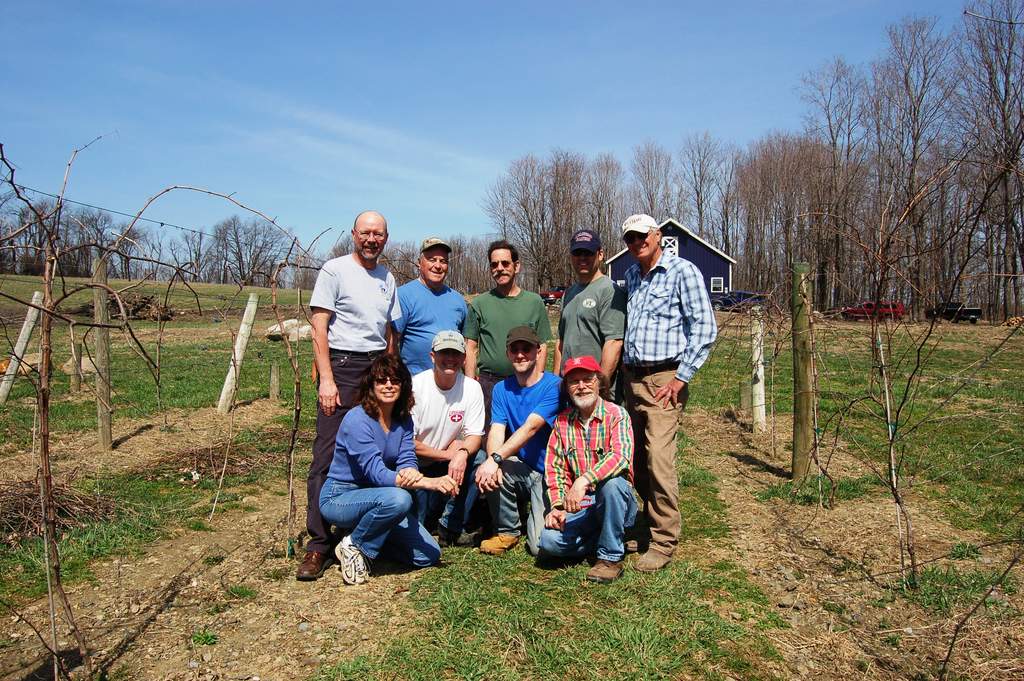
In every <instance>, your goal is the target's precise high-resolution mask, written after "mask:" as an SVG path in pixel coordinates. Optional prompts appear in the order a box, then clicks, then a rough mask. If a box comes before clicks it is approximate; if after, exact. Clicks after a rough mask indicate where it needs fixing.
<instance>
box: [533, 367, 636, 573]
mask: <svg viewBox="0 0 1024 681" xmlns="http://www.w3.org/2000/svg"><path fill="white" fill-rule="evenodd" d="M564 369H565V370H564V378H563V382H562V385H563V388H564V390H565V391H566V393H567V395H568V398H569V401H570V402H571V406H570V407H569V408H568V409H566V410H565V411H563V412H562V413H561V414H559V415H558V417H557V418H556V419H555V425H554V427H553V428H552V430H551V436H550V437H549V438H548V447H547V452H546V455H545V458H544V477H545V482H546V484H547V489H548V498H549V499H550V501H551V512H550V513H548V515H547V517H545V519H544V527H545V529H544V531H543V532H542V533H541V537H540V551H541V555H548V556H563V557H582V556H586V555H590V554H596V558H597V560H596V561H595V563H594V566H593V567H592V568H591V569H590V571H589V572H587V579H588V580H589V581H591V582H599V583H608V582H614V581H615V580H616V579H618V578H619V577H621V576H622V559H623V557H624V555H625V546H624V543H623V537H624V535H625V530H626V528H627V527H629V526H631V525H632V524H633V521H634V520H635V519H636V500H635V499H634V498H633V487H632V484H631V483H632V480H633V474H632V463H633V427H632V425H631V423H630V420H629V414H628V413H627V412H626V410H625V409H623V408H622V407H620V406H618V405H617V404H615V403H614V402H612V401H610V400H609V399H608V384H607V381H606V380H605V378H604V377H603V376H602V374H601V365H600V364H598V363H597V360H596V359H594V358H593V357H590V356H583V357H573V358H571V359H569V360H567V361H566V363H565V368H564Z"/></svg>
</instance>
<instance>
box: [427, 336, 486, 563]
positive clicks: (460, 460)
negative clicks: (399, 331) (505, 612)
mask: <svg viewBox="0 0 1024 681" xmlns="http://www.w3.org/2000/svg"><path fill="white" fill-rule="evenodd" d="M430 347H431V352H430V360H431V362H433V365H434V368H433V369H428V370H427V371H422V372H420V373H418V374H416V375H415V376H414V377H413V379H412V392H413V396H414V397H415V398H416V401H415V404H414V405H413V408H412V418H413V422H414V423H415V427H416V435H415V439H416V456H417V457H418V458H419V464H420V471H421V472H422V473H423V474H424V475H426V476H433V475H450V476H451V477H452V478H453V479H454V480H455V482H456V483H457V484H458V485H459V489H458V492H457V494H456V495H455V496H454V497H453V498H451V499H449V500H448V503H447V504H444V511H443V513H441V518H440V521H439V526H438V533H439V534H440V537H441V541H442V543H444V544H447V545H460V546H464V545H469V544H471V543H472V537H470V536H469V535H467V534H466V533H465V532H464V530H465V527H466V520H467V518H468V514H469V512H470V509H472V507H473V503H474V502H475V501H476V498H477V495H478V490H477V487H476V485H474V484H473V476H472V470H470V474H469V475H467V471H466V469H467V467H470V462H471V461H472V460H473V458H474V456H475V455H476V452H477V450H479V449H480V445H481V443H482V439H483V434H484V394H483V390H481V388H480V384H479V383H477V382H476V381H475V380H473V379H472V378H467V377H466V376H465V374H463V373H462V369H463V366H464V365H465V363H466V340H465V339H464V338H463V337H462V334H460V333H459V332H458V331H439V332H438V333H437V334H436V335H435V336H434V340H433V342H432V343H431V346H430ZM414 495H415V497H416V506H417V511H418V513H419V516H420V522H421V523H423V524H424V525H426V526H427V527H428V528H429V527H430V525H432V524H433V521H434V520H435V518H436V516H437V514H438V512H440V510H441V506H442V503H443V502H444V499H443V498H442V496H441V495H440V494H438V493H437V492H431V491H428V490H416V491H415V492H414Z"/></svg>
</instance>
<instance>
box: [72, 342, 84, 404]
mask: <svg viewBox="0 0 1024 681" xmlns="http://www.w3.org/2000/svg"><path fill="white" fill-rule="evenodd" d="M82 349H83V346H82V339H81V338H79V337H78V336H77V335H76V336H75V339H74V341H72V342H71V392H73V393H77V392H80V391H81V390H82Z"/></svg>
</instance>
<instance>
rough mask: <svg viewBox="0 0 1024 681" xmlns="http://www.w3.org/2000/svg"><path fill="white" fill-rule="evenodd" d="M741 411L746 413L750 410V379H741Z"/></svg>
mask: <svg viewBox="0 0 1024 681" xmlns="http://www.w3.org/2000/svg"><path fill="white" fill-rule="evenodd" d="M739 389H740V411H742V412H744V413H746V412H749V411H750V380H749V379H746V378H744V379H743V380H742V381H740V384H739Z"/></svg>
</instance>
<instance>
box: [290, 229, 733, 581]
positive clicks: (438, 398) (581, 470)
mask: <svg viewBox="0 0 1024 681" xmlns="http://www.w3.org/2000/svg"><path fill="white" fill-rule="evenodd" d="M387 239H388V228H387V222H386V220H385V219H384V216H383V215H381V214H380V213H378V212H376V211H364V212H363V213H360V214H359V215H358V216H357V217H356V219H355V223H354V224H353V227H352V242H353V252H352V253H351V254H349V255H345V256H342V257H339V258H334V259H332V260H329V261H327V262H326V263H325V264H324V265H323V267H322V269H321V270H320V273H319V275H318V277H317V281H316V285H315V288H314V289H313V294H312V297H311V299H310V307H311V309H312V315H311V320H312V327H313V355H314V362H315V366H316V370H317V375H318V389H317V407H318V408H317V424H316V431H317V432H316V439H315V441H314V444H313V461H312V463H311V465H310V470H309V477H308V481H307V514H306V529H307V532H308V535H309V538H308V541H307V544H306V554H305V557H304V559H303V561H302V563H301V565H300V566H299V568H298V571H297V574H296V577H297V579H299V580H304V581H306V580H315V579H317V578H319V577H320V576H321V575H322V574H323V572H324V571H325V569H326V568H327V567H329V566H330V565H331V564H332V563H333V562H334V561H337V562H338V564H339V566H340V571H341V575H342V578H343V580H344V581H345V583H346V584H359V583H362V582H364V581H366V579H367V578H368V576H369V574H370V567H371V565H372V561H373V560H375V559H377V558H378V557H379V556H384V557H386V558H388V559H391V560H395V561H398V562H401V563H405V564H408V565H412V566H415V567H425V566H429V565H433V564H435V563H437V561H438V560H440V557H441V546H442V545H445V546H472V545H475V544H476V543H477V542H479V547H480V551H481V552H482V553H485V554H491V555H500V554H502V553H505V552H507V551H509V550H511V549H513V548H514V547H515V546H516V545H517V544H518V543H519V542H520V539H521V537H522V535H523V534H525V537H526V548H527V550H528V551H530V553H532V554H533V555H535V556H537V557H538V558H539V559H545V558H557V559H562V558H581V557H587V556H590V557H593V558H594V562H593V565H592V567H591V569H590V571H589V572H588V573H587V579H588V580H591V581H594V582H601V583H606V582H611V581H614V580H615V579H618V578H619V577H620V576H621V575H622V574H623V570H624V558H625V554H626V552H627V551H628V550H637V549H638V548H640V546H634V545H635V544H638V543H639V544H646V550H644V551H643V553H642V554H641V555H640V556H639V557H638V558H637V560H636V561H635V563H634V564H633V567H634V568H635V569H636V570H639V571H642V572H654V571H657V570H660V569H662V568H663V567H665V566H666V565H667V564H668V563H669V562H670V560H671V558H672V555H673V553H674V551H675V549H676V544H677V543H678V539H679V532H680V526H681V518H680V513H679V504H678V493H679V483H678V477H677V474H676V470H675V457H676V451H677V432H678V418H679V414H680V412H681V410H682V409H683V407H684V406H685V404H686V400H687V394H688V393H687V385H688V383H689V382H690V380H691V379H692V378H693V375H694V373H695V372H696V371H697V369H698V368H700V366H701V365H702V364H703V362H704V361H705V360H706V359H707V356H708V352H709V351H710V348H711V345H712V344H713V342H714V340H715V336H716V334H717V326H716V324H715V317H714V313H713V311H712V308H711V304H710V301H709V298H708V294H707V291H706V288H705V286H704V279H703V277H702V275H701V273H700V271H699V270H698V269H697V268H696V267H695V266H694V265H693V264H692V263H690V262H689V261H687V260H684V259H682V258H679V257H677V256H676V255H674V254H673V253H670V252H667V251H665V250H663V249H662V243H661V232H660V229H659V226H658V223H657V222H656V221H655V220H654V219H653V218H652V217H651V216H649V215H643V214H639V215H633V216H630V217H629V218H627V219H626V221H625V222H624V223H623V225H622V239H623V241H624V242H625V245H626V248H628V249H629V252H630V253H631V254H632V255H633V256H634V258H635V259H636V261H637V264H635V265H633V266H632V267H631V268H630V269H629V270H628V271H627V273H626V286H625V289H622V288H620V287H618V286H616V285H615V284H614V283H613V282H612V281H611V279H610V278H609V277H608V276H607V275H605V274H604V273H603V272H602V270H601V265H602V263H603V260H604V250H603V245H602V243H601V239H600V236H599V235H598V234H597V233H596V232H594V231H592V230H587V229H583V230H579V231H577V232H576V233H575V234H573V236H572V238H571V241H570V243H569V257H570V259H571V262H572V268H573V271H574V272H575V275H576V283H575V284H574V285H573V286H572V287H570V288H569V289H568V290H567V291H566V292H565V295H564V297H563V298H562V303H561V308H562V309H561V317H560V319H559V323H558V329H557V338H554V340H555V344H554V356H553V369H554V371H553V372H548V371H545V366H546V361H547V342H548V341H550V340H552V339H553V334H552V330H551V325H550V322H549V320H548V315H547V310H546V309H545V306H544V303H543V301H542V300H541V298H540V296H539V295H537V294H536V293H534V292H531V291H525V290H523V289H522V288H521V287H520V286H519V285H518V283H517V278H518V275H519V273H520V267H521V264H520V261H519V252H518V250H517V249H516V247H515V246H514V245H512V244H510V243H509V242H507V241H504V240H499V241H495V242H493V243H492V244H491V245H490V246H489V248H488V258H489V265H490V272H491V276H492V278H493V279H494V284H495V285H494V288H492V289H491V290H490V291H487V292H486V293H482V294H480V295H478V296H476V297H475V298H474V299H473V300H472V301H471V302H470V303H469V304H468V305H467V304H466V301H465V298H464V297H463V296H462V295H461V294H460V293H458V292H456V291H454V290H452V289H451V288H449V287H448V286H447V285H446V284H445V280H446V278H447V275H448V268H449V258H450V257H451V254H452V249H451V247H450V246H449V245H448V244H447V243H446V242H445V241H444V240H443V239H440V238H436V237H431V238H428V239H426V240H424V241H423V242H422V247H421V250H420V256H419V276H418V277H417V279H415V280H413V281H410V282H409V283H407V284H405V285H403V286H401V287H398V286H397V285H396V282H395V278H394V276H393V275H392V274H391V273H390V272H389V271H388V270H387V269H386V268H385V267H384V266H383V265H381V264H380V262H379V259H380V256H381V254H382V252H383V250H384V246H385V244H386V243H387ZM634 489H635V494H634ZM637 497H639V500H640V503H641V504H642V511H643V514H644V516H645V518H646V523H645V525H646V527H647V528H648V530H649V541H648V540H646V537H640V539H641V541H640V542H637V541H636V540H631V541H629V542H627V541H626V534H627V532H628V531H629V529H630V528H632V527H634V525H635V522H636V518H637V510H638V508H637ZM481 517H483V518H489V520H486V521H483V526H484V527H485V528H486V529H488V530H489V532H487V534H489V535H490V536H488V537H486V538H483V539H482V541H481V537H480V532H479V531H478V532H473V531H472V530H477V529H478V528H479V526H481V523H482V521H481ZM637 527H642V525H639V526H637Z"/></svg>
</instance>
